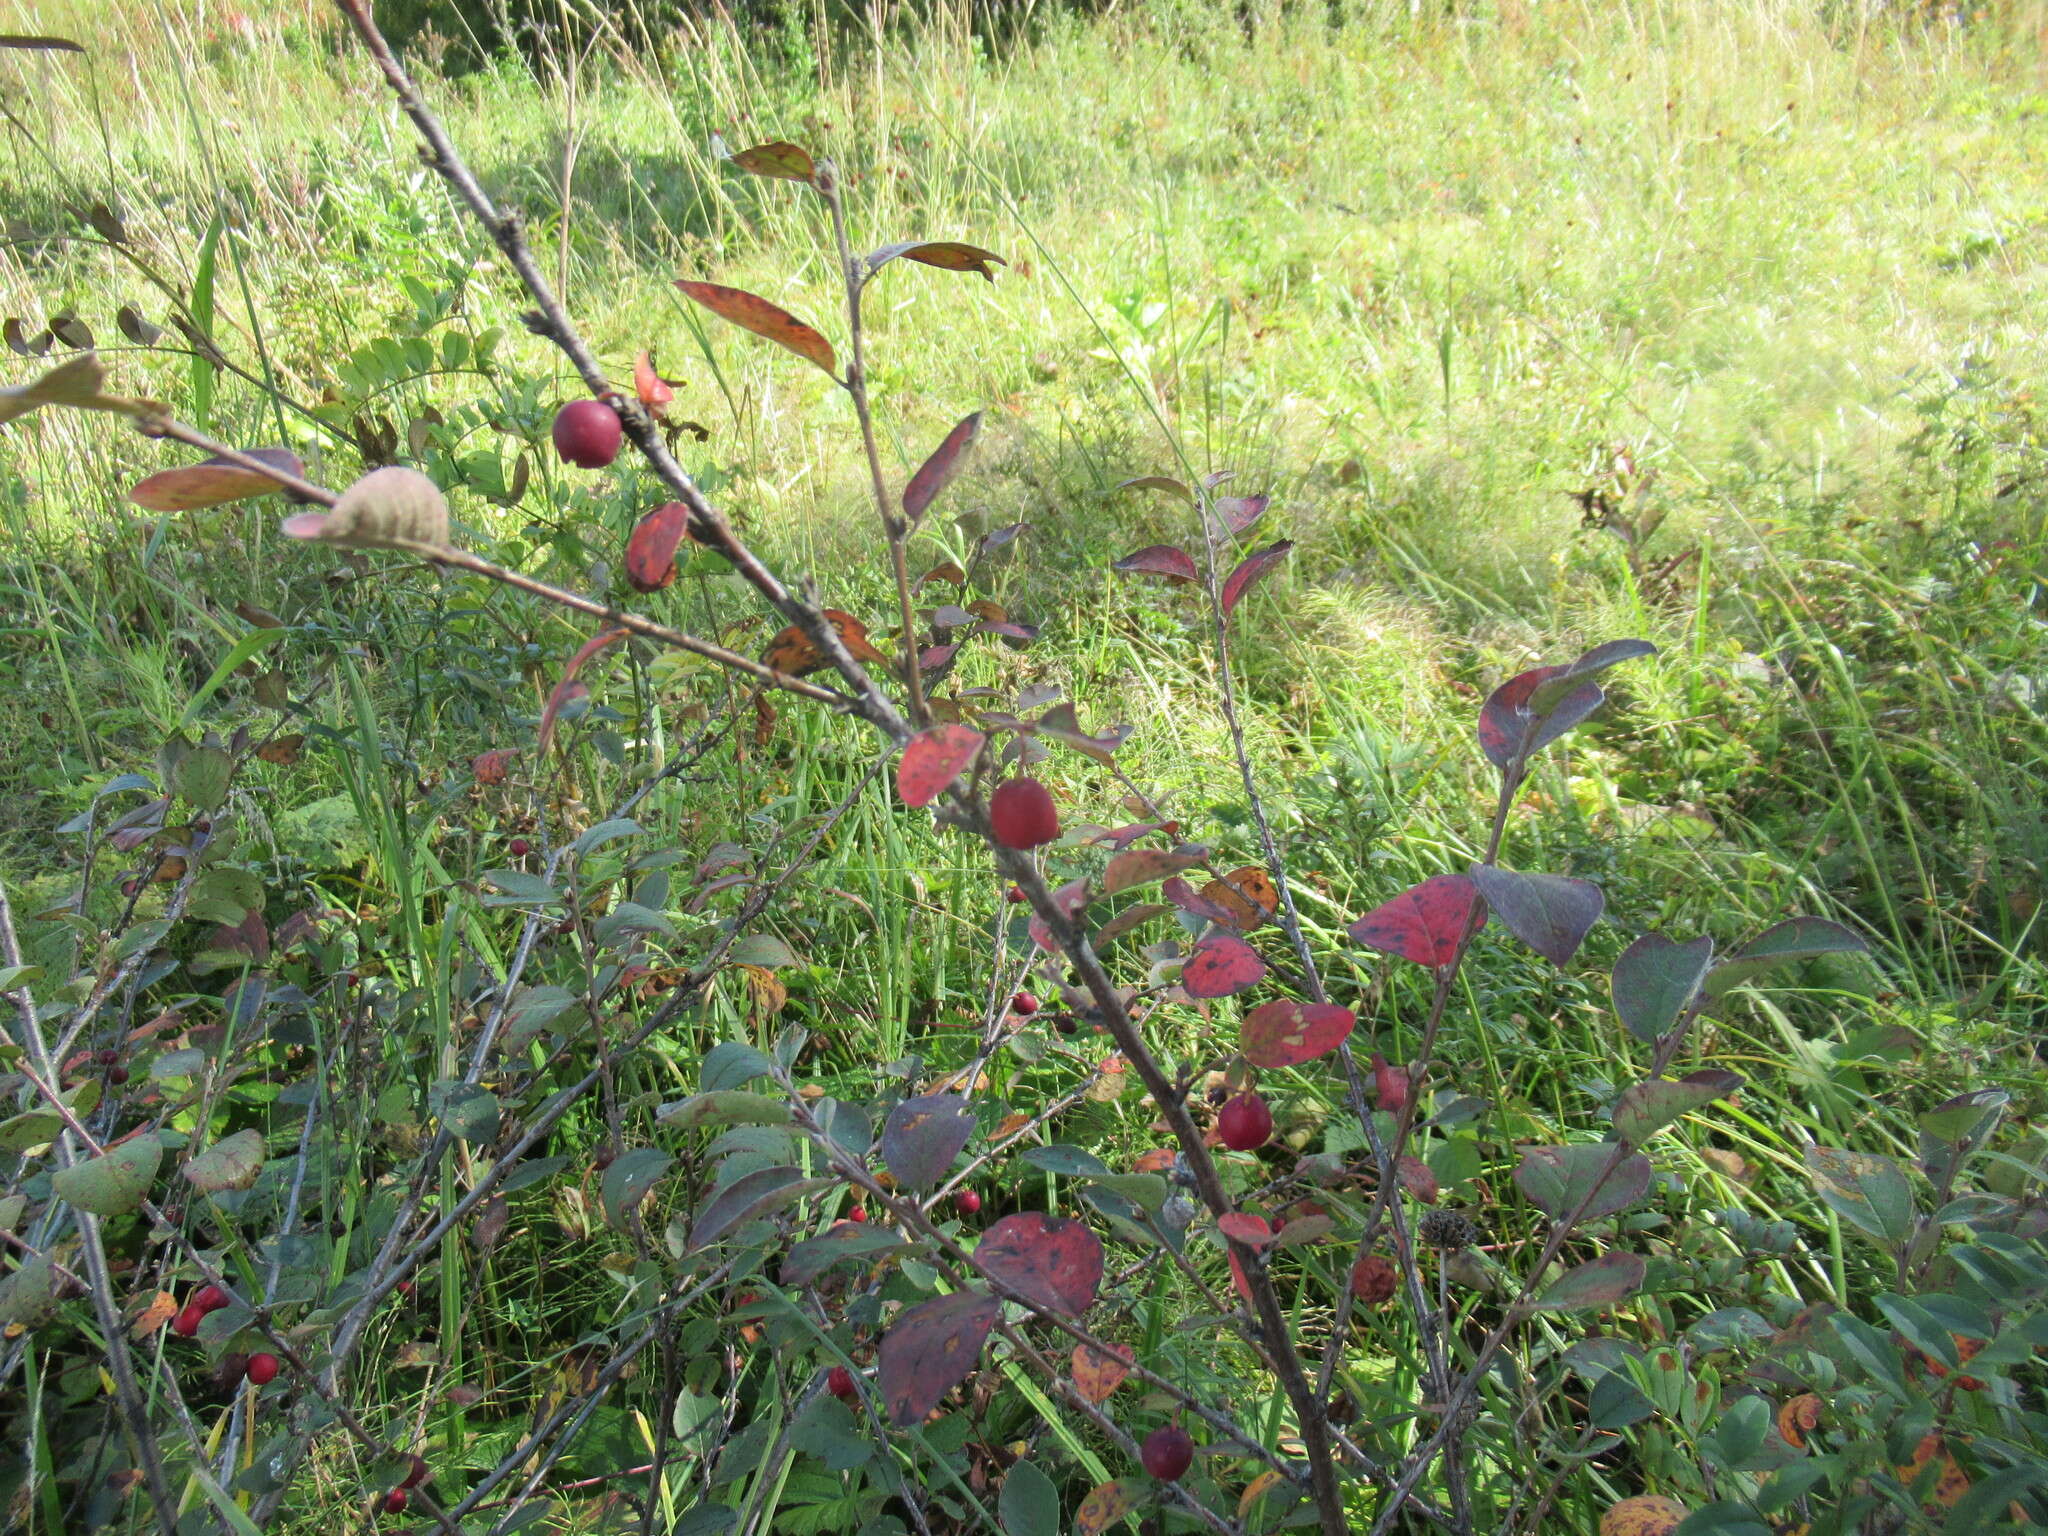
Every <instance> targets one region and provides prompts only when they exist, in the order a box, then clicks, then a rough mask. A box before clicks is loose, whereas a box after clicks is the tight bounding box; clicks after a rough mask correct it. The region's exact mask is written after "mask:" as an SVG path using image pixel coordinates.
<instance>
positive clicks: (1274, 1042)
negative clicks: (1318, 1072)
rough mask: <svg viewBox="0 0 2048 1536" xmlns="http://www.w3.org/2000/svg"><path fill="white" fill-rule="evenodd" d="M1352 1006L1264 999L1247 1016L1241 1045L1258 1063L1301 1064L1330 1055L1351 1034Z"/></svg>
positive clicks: (1253, 1063) (1273, 1064) (1277, 1064)
mask: <svg viewBox="0 0 2048 1536" xmlns="http://www.w3.org/2000/svg"><path fill="white" fill-rule="evenodd" d="M1354 1022H1355V1020H1354V1018H1353V1015H1352V1012H1351V1010H1350V1009H1349V1008H1339V1007H1337V1006H1336V1005H1335V1004H1334V1003H1297V1002H1294V1001H1293V1000H1292V999H1289V998H1281V999H1280V1000H1279V1001H1277V1002H1271V1003H1262V1004H1261V1005H1260V1006H1258V1007H1257V1008H1254V1009H1253V1010H1252V1011H1251V1012H1250V1013H1248V1014H1246V1015H1245V1016H1244V1024H1243V1026H1242V1027H1241V1028H1240V1029H1239V1031H1238V1041H1237V1043H1238V1049H1239V1050H1240V1051H1242V1052H1243V1053H1244V1059H1245V1060H1246V1061H1248V1062H1250V1063H1251V1064H1252V1065H1253V1066H1255V1067H1298V1066H1300V1065H1301V1064H1302V1063H1303V1062H1305V1061H1314V1060H1315V1059H1316V1058H1317V1057H1318V1056H1327V1055H1329V1053H1330V1052H1332V1051H1334V1050H1336V1049H1337V1047H1338V1046H1340V1045H1342V1044H1343V1043H1344V1042H1345V1041H1346V1040H1347V1039H1349V1038H1350V1035H1351V1026H1352V1024H1353V1023H1354Z"/></svg>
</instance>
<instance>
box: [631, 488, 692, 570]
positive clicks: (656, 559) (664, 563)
mask: <svg viewBox="0 0 2048 1536" xmlns="http://www.w3.org/2000/svg"><path fill="white" fill-rule="evenodd" d="M689 526H690V509H689V508H688V507H686V506H684V505H683V504H682V503H681V502H680V501H670V502H664V503H663V504H662V505H660V506H658V507H656V508H655V509H654V510H653V511H652V512H650V513H648V514H647V515H646V516H645V517H643V518H641V519H640V521H639V522H638V523H636V524H634V526H633V536H632V537H631V538H630V539H628V540H626V584H627V585H628V586H630V587H631V588H632V589H633V590H634V591H635V592H659V591H660V590H661V589H662V588H663V587H665V586H667V585H668V584H669V583H670V582H672V581H674V580H675V579H676V546H677V545H679V544H681V543H682V542H683V534H684V533H685V532H686V531H687V530H688V528H689Z"/></svg>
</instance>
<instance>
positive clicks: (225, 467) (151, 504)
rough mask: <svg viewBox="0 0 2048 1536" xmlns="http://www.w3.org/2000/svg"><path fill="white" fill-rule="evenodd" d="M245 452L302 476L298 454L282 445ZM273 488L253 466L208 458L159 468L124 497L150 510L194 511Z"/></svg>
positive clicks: (260, 493)
mask: <svg viewBox="0 0 2048 1536" xmlns="http://www.w3.org/2000/svg"><path fill="white" fill-rule="evenodd" d="M248 454H249V457H250V458H252V459H257V460H260V461H261V462H263V463H265V464H269V465H273V466H274V467H276V468H278V469H281V470H283V471H284V472H285V473H286V474H289V475H294V476H302V475H304V474H305V472H306V466H305V465H304V464H303V463H301V462H300V460H299V456H298V455H297V454H295V453H292V452H289V451H288V450H286V449H283V448H251V449H249V450H248ZM277 489H279V486H278V483H277V482H276V481H275V480H273V479H271V478H270V477H269V476H268V475H259V474H257V473H256V471H254V470H253V469H244V468H243V467H242V466H241V465H239V464H230V463H228V462H226V461H225V460H223V459H208V460H206V461H205V462H204V463H201V464H188V465H185V466H184V467H183V468H181V469H166V470H162V471H159V472H158V473H156V474H154V475H151V476H150V477H149V478H148V479H146V480H142V481H138V482H137V484H136V486H135V489H134V490H132V491H130V492H129V493H128V499H129V500H130V501H132V502H134V503H135V505H137V506H138V507H142V508H144V509H145V510H147V511H150V512H197V511H199V510H200V509H201V508H202V507H217V506H220V505H221V504H222V503H224V502H230V501H241V500H242V499H244V498H245V497H249V496H268V495H269V494H270V493H271V492H272V491H275V490H277Z"/></svg>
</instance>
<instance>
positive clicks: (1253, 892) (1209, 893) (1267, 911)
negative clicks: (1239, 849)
mask: <svg viewBox="0 0 2048 1536" xmlns="http://www.w3.org/2000/svg"><path fill="white" fill-rule="evenodd" d="M1202 900H1204V901H1206V902H1209V903H1211V904H1212V905H1214V906H1216V907H1217V908H1219V909H1220V910H1222V911H1224V912H1227V913H1229V914H1230V915H1229V916H1228V917H1226V918H1224V919H1222V921H1223V922H1224V923H1225V924H1227V925H1228V926H1229V927H1232V928H1235V929H1236V930H1237V931H1238V932H1239V933H1250V932H1251V931H1252V930H1253V929H1254V928H1260V927H1263V926H1265V925H1266V924H1267V923H1270V922H1271V921H1272V920H1273V917H1274V914H1275V913H1277V912H1278V911H1279V910H1280V889H1279V887H1278V886H1276V885H1274V884H1273V877H1272V875H1270V874H1268V873H1267V872H1266V870H1265V869H1264V868H1262V867H1261V866H1259V865H1257V864H1246V865H1244V866H1242V867H1241V868H1238V869H1233V870H1231V871H1230V872H1229V873H1228V874H1225V875H1218V876H1217V877H1216V878H1215V879H1214V880H1211V881H1210V882H1209V883H1208V884H1207V885H1205V886H1203V887H1202Z"/></svg>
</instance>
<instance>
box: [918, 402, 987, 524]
mask: <svg viewBox="0 0 2048 1536" xmlns="http://www.w3.org/2000/svg"><path fill="white" fill-rule="evenodd" d="M980 434H981V412H979V411H976V412H975V413H974V414H973V415H972V416H969V417H966V418H964V419H963V420H962V421H961V422H960V423H959V424H958V425H957V426H955V427H954V428H953V430H952V431H950V432H948V433H947V434H946V440H945V441H944V442H943V443H940V444H939V446H938V447H937V448H935V449H933V450H932V456H931V457H930V458H928V459H926V460H925V461H924V462H923V463H922V464H920V465H918V467H917V473H916V474H914V475H912V476H911V477H910V483H909V484H908V485H906V486H904V487H903V515H904V516H905V517H906V518H908V519H910V521H911V522H913V523H915V522H917V521H918V520H919V519H920V518H922V517H923V516H924V514H925V509H926V508H927V507H929V506H930V505H931V504H932V502H933V501H934V500H935V499H936V498H937V497H938V494H939V492H941V491H943V490H944V489H945V488H946V487H947V486H949V485H951V484H952V483H953V479H954V477H955V476H956V475H958V474H959V473H960V468H961V466H962V465H963V464H964V463H965V462H966V459H967V450H968V449H970V448H972V447H973V446H974V440H975V438H976V437H978V436H980Z"/></svg>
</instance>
